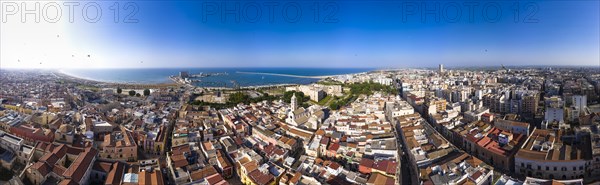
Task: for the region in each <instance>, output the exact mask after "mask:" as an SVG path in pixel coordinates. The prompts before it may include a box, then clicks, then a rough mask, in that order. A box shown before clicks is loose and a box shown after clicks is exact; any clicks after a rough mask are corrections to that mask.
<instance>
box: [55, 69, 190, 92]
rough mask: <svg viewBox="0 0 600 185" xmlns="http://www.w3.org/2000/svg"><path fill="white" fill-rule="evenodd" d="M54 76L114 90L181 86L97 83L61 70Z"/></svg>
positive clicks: (171, 84) (175, 84) (166, 83)
mask: <svg viewBox="0 0 600 185" xmlns="http://www.w3.org/2000/svg"><path fill="white" fill-rule="evenodd" d="M53 73H54V75H56V76H58V77H60V78H61V79H65V80H70V81H74V82H79V83H83V84H86V85H89V84H91V85H95V86H99V87H105V88H107V87H110V88H116V87H121V88H130V89H141V88H165V87H177V86H180V85H181V84H177V83H173V82H171V83H169V82H165V83H147V84H146V83H123V82H104V81H98V80H93V79H87V78H83V77H79V76H75V75H72V74H69V73H66V72H64V71H62V70H56V71H54V72H53Z"/></svg>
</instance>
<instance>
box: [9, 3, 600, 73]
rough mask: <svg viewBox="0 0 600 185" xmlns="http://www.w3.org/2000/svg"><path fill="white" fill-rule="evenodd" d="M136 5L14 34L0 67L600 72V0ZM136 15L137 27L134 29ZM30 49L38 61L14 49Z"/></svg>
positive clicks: (103, 7) (103, 6)
mask: <svg viewBox="0 0 600 185" xmlns="http://www.w3.org/2000/svg"><path fill="white" fill-rule="evenodd" d="M67 2H68V1H67ZM92 2H93V1H92ZM133 2H134V3H133V4H126V3H125V2H122V1H119V7H120V11H119V13H118V18H119V19H118V20H119V21H118V22H115V21H114V20H113V18H114V17H115V16H114V15H117V14H115V12H114V11H113V10H112V9H111V6H114V3H115V2H114V1H97V3H98V5H99V7H100V9H101V10H102V17H101V18H99V19H98V20H99V21H98V22H96V23H90V22H88V21H85V20H83V19H82V18H81V17H82V15H79V17H78V16H77V15H75V20H74V22H73V23H69V22H67V21H66V20H67V19H66V18H64V16H65V14H66V13H63V20H61V21H62V22H63V23H62V24H60V25H61V27H60V29H56V31H55V32H56V33H54V32H51V33H47V35H42V36H40V37H52V39H50V41H48V40H44V41H43V43H44V44H45V43H48V42H49V43H50V44H48V45H44V47H37V49H27V48H29V47H33V46H32V45H38V44H39V45H42V43H36V42H41V41H39V40H30V41H27V42H23V43H21V41H22V40H24V39H14V40H13V41H12V42H9V41H6V40H5V39H6V38H8V37H12V38H19V37H18V35H17V34H16V32H17V31H18V32H20V33H22V32H23V31H21V30H18V29H15V30H17V31H14V30H13V32H10V31H7V30H2V33H1V36H2V38H1V39H2V40H3V42H2V41H0V42H2V43H1V44H2V45H1V47H2V48H0V49H1V54H2V56H0V59H1V63H0V67H19V66H25V67H29V66H32V64H35V66H43V67H58V68H61V67H63V68H66V67H95V68H102V67H104V68H107V67H108V68H118V67H375V68H398V67H433V66H437V64H439V63H443V64H445V65H446V66H496V65H500V64H504V65H596V66H598V65H600V58H599V56H600V48H599V45H600V38H599V34H600V25H599V22H600V20H599V12H600V5H599V2H598V1H518V3H517V4H516V2H515V1H486V2H475V1H391V2H390V1H380V0H373V1H354V0H350V1H343V2H339V1H333V2H329V3H328V2H320V1H319V2H315V1H284V2H276V1H240V2H230V1H191V0H190V1H133ZM41 3H42V7H43V6H44V3H47V2H46V1H41ZM85 3H87V2H81V6H79V8H80V9H79V11H81V7H82V6H84V5H85ZM236 4H237V5H238V6H239V8H238V10H239V11H229V12H230V14H223V11H224V9H229V10H232V9H235V6H236ZM128 5H131V6H129V7H128V8H129V9H125V8H126V7H127V6H128ZM436 6H438V8H437V9H436V8H435V7H436ZM134 7H137V8H138V10H139V11H138V12H136V13H135V14H132V15H133V16H132V18H133V19H135V20H137V21H134V23H126V22H123V19H125V18H126V16H127V15H129V14H130V13H131V12H132V10H133V8H134ZM315 7H318V8H315ZM64 9H65V8H63V11H64ZM426 9H427V10H429V11H427V10H426ZM76 10H77V9H76ZM257 10H258V11H257ZM286 10H287V11H286ZM297 10H300V11H301V16H299V17H298V16H297V15H298V11H297ZM517 10H518V12H519V13H518V16H517V15H516V14H515V12H516V11H517ZM79 11H76V12H79ZM271 11H272V12H271ZM89 12H92V13H93V11H88V14H89ZM231 12H235V13H231ZM316 12H318V13H316ZM498 13H500V14H498ZM3 15H4V14H3ZM257 15H260V16H257ZM457 15H460V17H458V16H457ZM42 16H44V15H42ZM87 16H88V17H94V15H87ZM236 16H239V21H236ZM436 16H439V20H438V21H436ZM315 17H317V19H315ZM2 18H3V20H5V19H8V21H6V22H8V23H3V25H2V27H0V29H5V28H6V27H8V25H11V27H10V28H20V26H22V25H21V24H22V23H20V22H19V21H15V20H18V19H19V17H18V16H17V15H14V18H13V17H8V16H4V17H2ZM10 20H13V21H12V22H11V21H10ZM42 22H43V21H42ZM35 26H38V25H37V24H33V27H35ZM22 29H23V30H24V29H27V28H22ZM31 34H34V33H31ZM55 35H57V36H55ZM21 36H23V37H28V36H27V35H26V34H21ZM55 38H56V39H55ZM52 42H57V43H56V44H53V43H52ZM58 42H60V43H58ZM21 45H23V46H22V47H23V48H25V49H20V50H19V51H21V50H26V51H31V52H25V53H24V52H13V51H11V50H10V49H6V48H11V46H21ZM59 45H61V46H62V47H56V48H62V49H60V51H56V52H50V51H53V50H47V49H46V48H47V47H50V48H54V47H53V46H59ZM12 48H13V49H15V50H17V48H19V47H12ZM57 50H58V49H57ZM6 53H9V54H6ZM11 53H12V54H11ZM57 53H60V54H57ZM71 53H73V54H71ZM24 55H26V56H24ZM57 55H61V56H57ZM63 55H64V56H63ZM87 55H90V57H87ZM35 56H38V57H35ZM53 56H54V57H53ZM65 56H66V57H65ZM21 60H22V61H21ZM15 61H16V62H15ZM38 62H40V63H41V64H38ZM42 62H43V63H42Z"/></svg>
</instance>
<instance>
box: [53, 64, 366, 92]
mask: <svg viewBox="0 0 600 185" xmlns="http://www.w3.org/2000/svg"><path fill="white" fill-rule="evenodd" d="M371 71H373V70H372V69H371V70H369V71H362V72H349V73H345V74H336V75H322V76H307V75H293V74H282V73H264V72H247V71H235V73H239V74H249V75H270V76H281V77H292V78H308V79H317V80H321V79H326V78H332V77H336V76H343V75H353V74H361V73H368V72H371ZM54 73H55V74H57V75H58V76H60V77H62V78H64V79H67V80H71V81H75V82H80V83H83V84H88V85H95V86H99V87H113V88H114V87H121V88H126V87H131V88H141V87H143V88H164V87H180V86H186V87H190V88H195V87H198V88H205V89H220V90H234V89H236V88H234V87H226V86H222V87H218V86H212V87H211V86H198V85H195V84H194V83H193V82H186V81H183V80H179V78H178V76H175V75H171V76H166V77H165V81H166V82H149V83H138V82H114V81H102V80H97V79H90V78H86V77H82V76H79V75H74V74H71V73H69V72H67V71H65V70H62V69H58V70H55V72H54ZM300 84H301V83H276V84H265V85H249V86H240V87H239V88H238V89H259V88H273V87H286V86H293V85H300Z"/></svg>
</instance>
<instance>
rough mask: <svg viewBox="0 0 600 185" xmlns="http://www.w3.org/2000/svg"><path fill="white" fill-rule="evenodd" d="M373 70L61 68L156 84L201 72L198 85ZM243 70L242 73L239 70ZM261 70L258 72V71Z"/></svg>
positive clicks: (99, 77)
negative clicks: (180, 74) (178, 76)
mask: <svg viewBox="0 0 600 185" xmlns="http://www.w3.org/2000/svg"><path fill="white" fill-rule="evenodd" d="M372 70H375V69H373V68H140V69H62V70H60V71H61V72H62V73H64V74H67V75H70V76H74V77H78V78H83V79H88V80H95V81H101V82H116V83H136V84H159V83H171V82H172V81H171V79H169V76H177V75H179V73H180V72H182V71H185V72H188V73H189V74H190V75H194V74H204V77H200V78H194V79H196V80H197V81H194V82H193V83H192V84H193V85H196V86H199V87H236V86H239V87H248V86H267V85H279V84H310V83H313V82H316V81H318V80H319V79H317V78H304V77H296V76H281V75H272V74H282V75H297V76H330V75H343V74H355V73H362V72H368V71H372ZM240 72H242V73H240ZM257 73H260V74H257Z"/></svg>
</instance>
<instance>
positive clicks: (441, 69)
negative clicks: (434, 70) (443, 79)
mask: <svg viewBox="0 0 600 185" xmlns="http://www.w3.org/2000/svg"><path fill="white" fill-rule="evenodd" d="M439 70H440V71H439V72H440V73H444V64H440V66H439Z"/></svg>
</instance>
